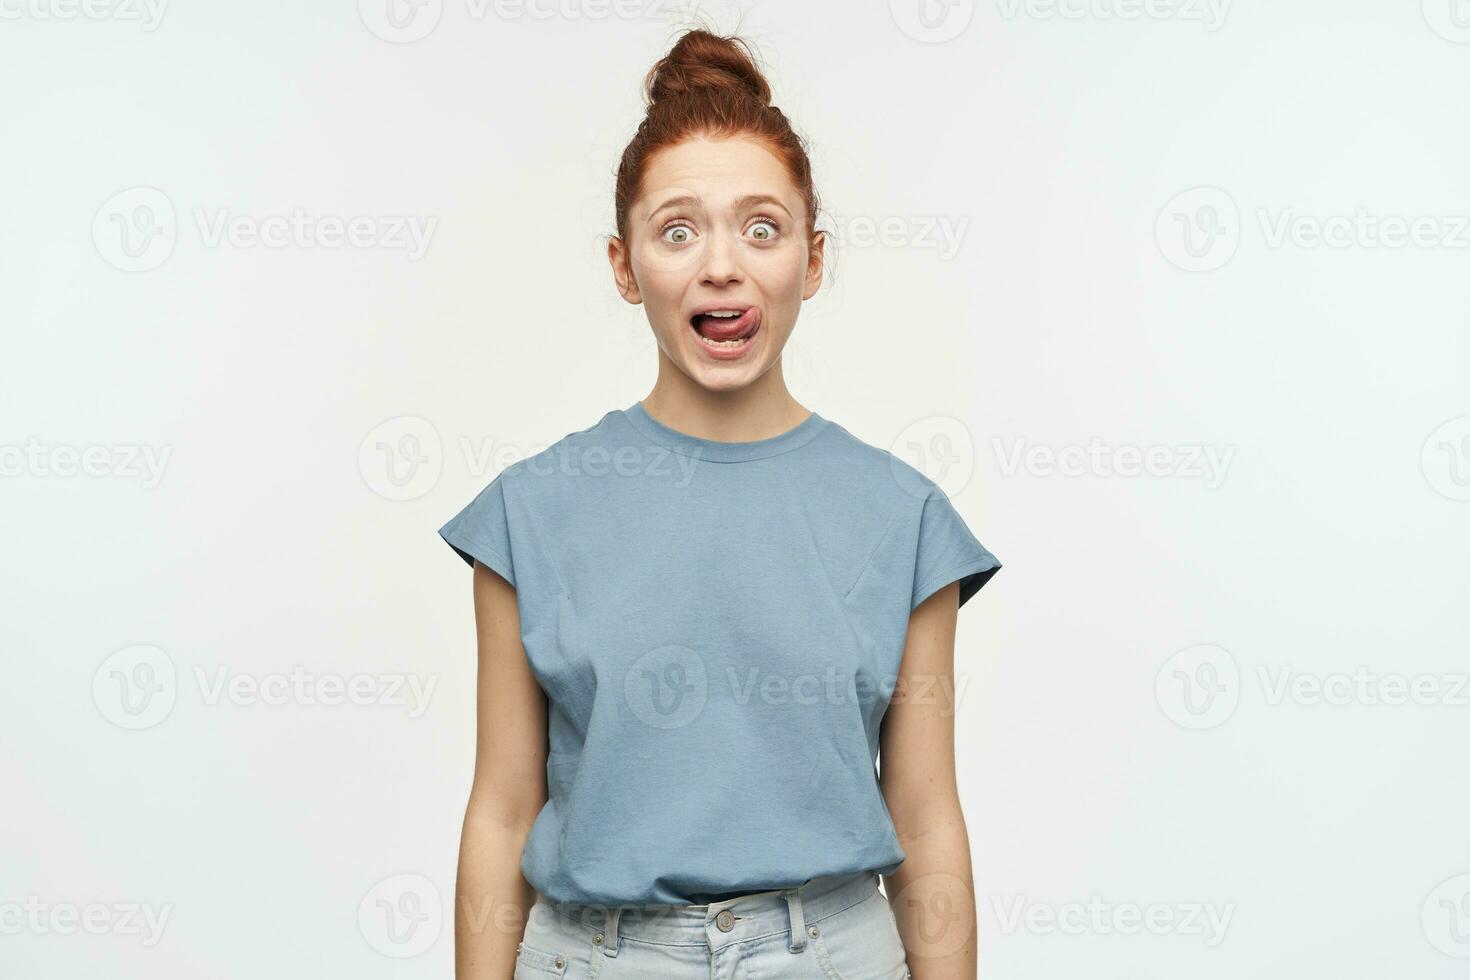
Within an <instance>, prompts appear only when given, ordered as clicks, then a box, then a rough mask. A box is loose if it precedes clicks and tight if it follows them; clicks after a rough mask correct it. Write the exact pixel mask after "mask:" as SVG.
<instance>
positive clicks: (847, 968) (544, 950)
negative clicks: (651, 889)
mask: <svg viewBox="0 0 1470 980" xmlns="http://www.w3.org/2000/svg"><path fill="white" fill-rule="evenodd" d="M547 977H562V978H567V980H589V978H592V977H601V978H603V980H745V978H747V977H749V978H756V977H759V978H764V980H779V978H789V980H908V978H909V970H908V959H907V954H906V953H905V951H904V948H903V941H902V939H901V938H900V936H899V933H898V920H897V919H896V918H895V917H894V915H893V909H892V908H891V907H890V906H889V904H888V899H887V898H886V897H885V896H884V894H883V893H882V892H881V891H879V890H878V875H877V873H876V872H872V871H860V872H858V873H856V874H850V875H834V876H828V877H822V878H811V879H808V880H807V881H806V882H804V883H803V884H801V885H799V886H793V887H791V888H782V889H777V890H775V891H767V892H756V893H753V894H749V895H742V896H740V897H738V898H731V899H726V900H725V901H722V902H711V903H710V904H708V905H658V906H643V907H637V906H629V907H621V908H620V907H616V906H609V907H604V906H594V905H574V904H560V905H558V904H556V903H552V902H550V901H548V900H547V899H546V898H545V896H543V895H541V894H540V893H539V892H538V893H537V895H536V901H535V904H534V905H532V907H531V914H530V918H529V920H528V921H527V923H526V930H525V934H524V936H523V937H522V940H521V943H520V945H519V946H518V947H517V952H516V968H515V978H516V980H545V978H547Z"/></svg>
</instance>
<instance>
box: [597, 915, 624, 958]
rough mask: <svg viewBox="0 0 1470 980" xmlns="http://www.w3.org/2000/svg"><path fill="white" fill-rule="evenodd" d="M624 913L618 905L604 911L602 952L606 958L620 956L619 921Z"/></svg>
mask: <svg viewBox="0 0 1470 980" xmlns="http://www.w3.org/2000/svg"><path fill="white" fill-rule="evenodd" d="M622 911H623V910H622V909H621V908H619V907H617V906H616V905H615V906H613V907H612V908H610V909H604V910H603V917H602V918H603V924H602V952H603V955H604V956H617V955H618V920H619V919H620V918H621V917H622Z"/></svg>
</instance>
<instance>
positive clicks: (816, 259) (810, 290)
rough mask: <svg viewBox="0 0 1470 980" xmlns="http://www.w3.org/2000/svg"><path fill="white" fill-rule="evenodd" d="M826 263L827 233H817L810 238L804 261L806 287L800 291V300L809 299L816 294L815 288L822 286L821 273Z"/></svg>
mask: <svg viewBox="0 0 1470 980" xmlns="http://www.w3.org/2000/svg"><path fill="white" fill-rule="evenodd" d="M826 262H827V233H826V232H825V231H819V232H817V233H816V234H815V235H813V236H812V244H811V247H810V248H809V249H808V251H807V259H806V285H805V288H804V289H803V290H802V293H801V298H802V299H811V298H812V297H813V296H815V295H816V294H817V287H818V286H820V285H822V272H823V270H824V269H825V268H826Z"/></svg>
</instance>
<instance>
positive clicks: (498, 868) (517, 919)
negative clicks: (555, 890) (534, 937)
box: [454, 803, 536, 980]
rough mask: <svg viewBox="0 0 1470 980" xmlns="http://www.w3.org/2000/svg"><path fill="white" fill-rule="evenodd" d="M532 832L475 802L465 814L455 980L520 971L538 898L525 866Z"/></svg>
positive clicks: (501, 979)
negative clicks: (519, 955)
mask: <svg viewBox="0 0 1470 980" xmlns="http://www.w3.org/2000/svg"><path fill="white" fill-rule="evenodd" d="M530 829H531V828H530V824H529V823H526V824H523V825H522V824H517V823H514V822H508V821H506V820H505V819H503V818H501V817H499V816H497V815H494V814H490V813H486V812H483V811H482V810H480V809H478V808H476V807H475V805H474V804H473V803H472V804H471V805H470V807H469V808H468V810H467V811H466V813H465V819H464V827H463V829H462V831H461V833H460V839H459V870H458V873H457V874H456V876H455V883H454V976H455V980H506V978H507V977H509V976H510V975H511V974H512V973H513V972H514V970H515V958H516V945H517V944H518V943H519V942H520V941H521V936H522V934H523V932H524V929H525V925H526V920H527V916H528V915H529V913H530V910H531V906H532V904H533V903H534V902H535V899H536V892H535V889H533V888H532V887H531V886H530V885H529V884H527V883H526V879H525V878H524V877H522V875H521V867H520V856H521V848H522V847H523V846H524V845H525V843H526V836H527V834H529V833H530Z"/></svg>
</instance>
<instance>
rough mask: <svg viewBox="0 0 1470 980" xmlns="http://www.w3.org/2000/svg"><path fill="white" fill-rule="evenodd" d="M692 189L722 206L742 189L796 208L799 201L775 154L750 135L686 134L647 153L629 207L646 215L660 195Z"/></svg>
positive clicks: (798, 211) (742, 193)
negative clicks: (640, 184) (640, 185)
mask: <svg viewBox="0 0 1470 980" xmlns="http://www.w3.org/2000/svg"><path fill="white" fill-rule="evenodd" d="M681 194H693V195H695V196H696V197H699V198H701V199H702V200H703V201H704V203H705V205H706V206H707V207H710V208H721V207H725V206H726V205H728V204H729V203H730V202H732V201H734V200H736V199H737V198H740V197H744V196H745V195H747V194H769V195H771V196H772V197H774V198H777V199H778V200H780V201H782V202H784V203H785V204H786V206H787V207H788V208H789V209H790V210H791V213H792V214H797V215H799V214H801V211H802V202H801V197H800V195H799V194H798V192H797V189H796V187H795V186H794V185H793V184H792V183H791V178H790V176H789V175H788V174H787V173H786V166H785V164H783V163H782V162H781V160H780V158H779V157H777V156H776V155H775V154H774V153H772V152H771V151H770V150H768V149H767V148H766V147H765V146H764V145H763V144H761V143H759V142H756V141H755V140H751V139H745V138H740V137H736V138H733V139H713V140H712V139H705V138H698V139H691V140H685V141H684V142H682V143H678V144H675V145H674V146H667V147H664V148H663V149H661V150H659V151H658V152H657V153H655V154H653V156H652V157H650V158H649V162H648V166H647V168H646V169H645V170H644V172H643V188H642V191H641V193H640V195H639V198H638V202H637V204H636V205H635V207H634V211H635V212H636V213H637V215H638V216H639V217H640V218H645V217H647V216H648V215H649V214H650V213H651V212H652V211H653V210H654V208H657V207H658V206H659V205H660V204H662V203H663V202H664V201H665V200H667V199H669V198H671V197H676V196H679V195H681Z"/></svg>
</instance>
